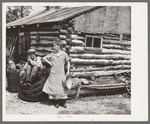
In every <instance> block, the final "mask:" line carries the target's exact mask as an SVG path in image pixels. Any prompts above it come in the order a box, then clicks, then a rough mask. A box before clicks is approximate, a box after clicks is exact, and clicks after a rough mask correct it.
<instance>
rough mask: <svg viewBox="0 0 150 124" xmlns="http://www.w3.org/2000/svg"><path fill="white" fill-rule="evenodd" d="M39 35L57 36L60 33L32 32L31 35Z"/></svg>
mask: <svg viewBox="0 0 150 124" xmlns="http://www.w3.org/2000/svg"><path fill="white" fill-rule="evenodd" d="M37 34H39V35H40V36H55V35H56V36H57V35H59V31H33V32H30V35H37Z"/></svg>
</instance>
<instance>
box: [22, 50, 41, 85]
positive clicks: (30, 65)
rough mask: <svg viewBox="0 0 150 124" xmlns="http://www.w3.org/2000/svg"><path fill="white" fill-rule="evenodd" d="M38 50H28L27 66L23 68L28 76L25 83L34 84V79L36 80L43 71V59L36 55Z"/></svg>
mask: <svg viewBox="0 0 150 124" xmlns="http://www.w3.org/2000/svg"><path fill="white" fill-rule="evenodd" d="M35 52H36V50H34V49H30V50H28V58H27V62H26V64H25V66H24V67H23V72H22V73H25V75H26V79H25V81H26V82H28V83H30V84H33V83H34V82H33V79H36V78H37V76H38V73H39V71H40V70H41V69H42V62H41V57H37V56H36V55H35Z"/></svg>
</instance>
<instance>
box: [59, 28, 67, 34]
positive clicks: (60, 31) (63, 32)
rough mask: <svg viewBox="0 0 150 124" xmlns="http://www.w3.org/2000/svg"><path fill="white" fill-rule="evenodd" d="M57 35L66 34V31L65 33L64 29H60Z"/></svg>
mask: <svg viewBox="0 0 150 124" xmlns="http://www.w3.org/2000/svg"><path fill="white" fill-rule="evenodd" d="M59 33H60V34H68V31H67V30H64V29H60V30H59Z"/></svg>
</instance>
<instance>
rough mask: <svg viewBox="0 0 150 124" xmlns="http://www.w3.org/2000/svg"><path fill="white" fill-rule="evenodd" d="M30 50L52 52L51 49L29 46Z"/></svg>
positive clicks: (52, 49)
mask: <svg viewBox="0 0 150 124" xmlns="http://www.w3.org/2000/svg"><path fill="white" fill-rule="evenodd" d="M30 48H31V49H35V50H37V51H42V52H52V51H54V48H53V47H42V46H38V47H36V46H31V47H30Z"/></svg>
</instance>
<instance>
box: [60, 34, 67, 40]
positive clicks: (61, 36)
mask: <svg viewBox="0 0 150 124" xmlns="http://www.w3.org/2000/svg"><path fill="white" fill-rule="evenodd" d="M59 38H60V39H61V40H65V39H66V38H67V37H66V36H65V35H59Z"/></svg>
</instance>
